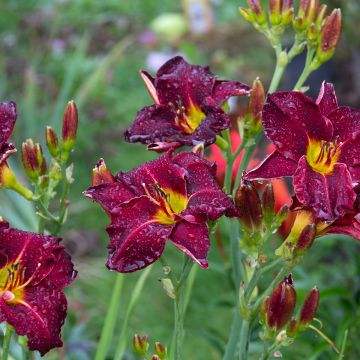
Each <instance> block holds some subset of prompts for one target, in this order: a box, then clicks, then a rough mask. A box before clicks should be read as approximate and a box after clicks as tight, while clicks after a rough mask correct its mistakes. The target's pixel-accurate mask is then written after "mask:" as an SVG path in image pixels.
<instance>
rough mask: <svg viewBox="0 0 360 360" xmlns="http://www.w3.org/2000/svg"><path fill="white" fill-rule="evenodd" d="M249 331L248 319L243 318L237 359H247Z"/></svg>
mask: <svg viewBox="0 0 360 360" xmlns="http://www.w3.org/2000/svg"><path fill="white" fill-rule="evenodd" d="M249 331H250V321H248V320H246V319H243V323H242V326H241V336H240V356H239V360H247V353H248V343H249Z"/></svg>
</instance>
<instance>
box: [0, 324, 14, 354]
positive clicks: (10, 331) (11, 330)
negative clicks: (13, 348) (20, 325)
mask: <svg viewBox="0 0 360 360" xmlns="http://www.w3.org/2000/svg"><path fill="white" fill-rule="evenodd" d="M13 333H14V328H13V327H12V326H11V325H9V324H8V323H6V326H5V336H4V343H3V351H2V356H1V360H7V359H8V356H9V349H10V342H11V337H12V335H13Z"/></svg>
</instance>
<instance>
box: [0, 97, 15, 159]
mask: <svg viewBox="0 0 360 360" xmlns="http://www.w3.org/2000/svg"><path fill="white" fill-rule="evenodd" d="M16 117H17V113H16V104H15V103H14V102H12V101H9V102H2V103H0V164H1V163H2V162H3V161H5V160H6V159H7V158H8V157H9V155H10V154H12V153H14V152H16V149H15V146H14V145H13V144H11V143H7V141H8V139H9V137H10V135H11V132H12V131H13V128H14V125H15V121H16Z"/></svg>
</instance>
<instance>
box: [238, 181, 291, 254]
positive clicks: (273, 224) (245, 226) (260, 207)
mask: <svg viewBox="0 0 360 360" xmlns="http://www.w3.org/2000/svg"><path fill="white" fill-rule="evenodd" d="M235 206H236V208H237V209H238V211H239V221H240V224H241V225H242V226H241V228H242V231H243V233H244V237H243V238H244V243H243V244H242V245H243V246H247V247H250V248H251V247H255V248H258V247H259V246H261V245H262V242H263V241H264V239H266V238H267V236H266V235H267V234H271V233H273V232H275V231H276V230H277V229H278V228H279V227H280V225H281V224H282V222H283V221H284V220H285V219H286V215H287V212H288V207H287V205H285V206H283V207H282V208H281V209H280V210H279V211H278V213H275V209H274V208H275V197H274V190H273V186H272V184H271V183H268V184H266V185H265V187H264V190H263V193H262V196H261V199H260V196H259V193H258V191H257V189H256V188H255V186H254V184H253V183H252V182H251V181H246V180H244V181H243V183H242V184H240V186H239V187H238V189H237V191H236V193H235Z"/></svg>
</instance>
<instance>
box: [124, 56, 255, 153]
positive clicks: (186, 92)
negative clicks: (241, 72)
mask: <svg viewBox="0 0 360 360" xmlns="http://www.w3.org/2000/svg"><path fill="white" fill-rule="evenodd" d="M140 74H141V76H142V78H143V80H144V82H145V85H146V87H147V89H148V91H149V93H150V95H151V97H152V99H153V100H154V103H155V104H154V105H151V106H146V107H144V108H143V109H142V110H140V111H139V112H138V114H137V115H136V119H135V121H134V123H133V124H132V125H131V126H130V127H129V128H128V129H127V131H126V133H125V139H126V141H129V142H142V143H144V144H148V145H149V149H150V150H155V151H159V152H161V151H166V150H167V149H169V146H170V147H171V148H176V147H179V146H181V145H190V146H193V145H196V144H197V143H199V142H202V143H204V144H205V145H209V144H212V143H213V142H215V138H216V135H217V134H218V133H220V132H221V131H223V130H225V129H227V128H228V127H229V125H230V120H229V117H228V116H227V114H226V113H225V112H224V111H223V110H222V108H221V105H222V104H224V103H225V101H226V100H227V99H228V98H229V97H230V96H235V95H243V94H247V93H248V92H249V87H248V86H247V85H244V84H242V83H240V82H237V81H226V80H217V79H216V77H215V76H214V75H213V74H212V73H211V72H210V70H209V68H208V67H202V66H195V65H190V64H188V63H187V62H186V61H185V60H184V59H183V58H182V57H180V56H176V57H174V58H173V59H171V60H169V61H167V62H166V63H165V64H164V65H163V66H162V67H161V68H160V69H159V70H158V72H157V74H156V78H153V77H152V76H151V75H150V74H148V73H147V72H145V71H142V72H141V73H140ZM169 143H171V144H169ZM154 144H155V145H154Z"/></svg>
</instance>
